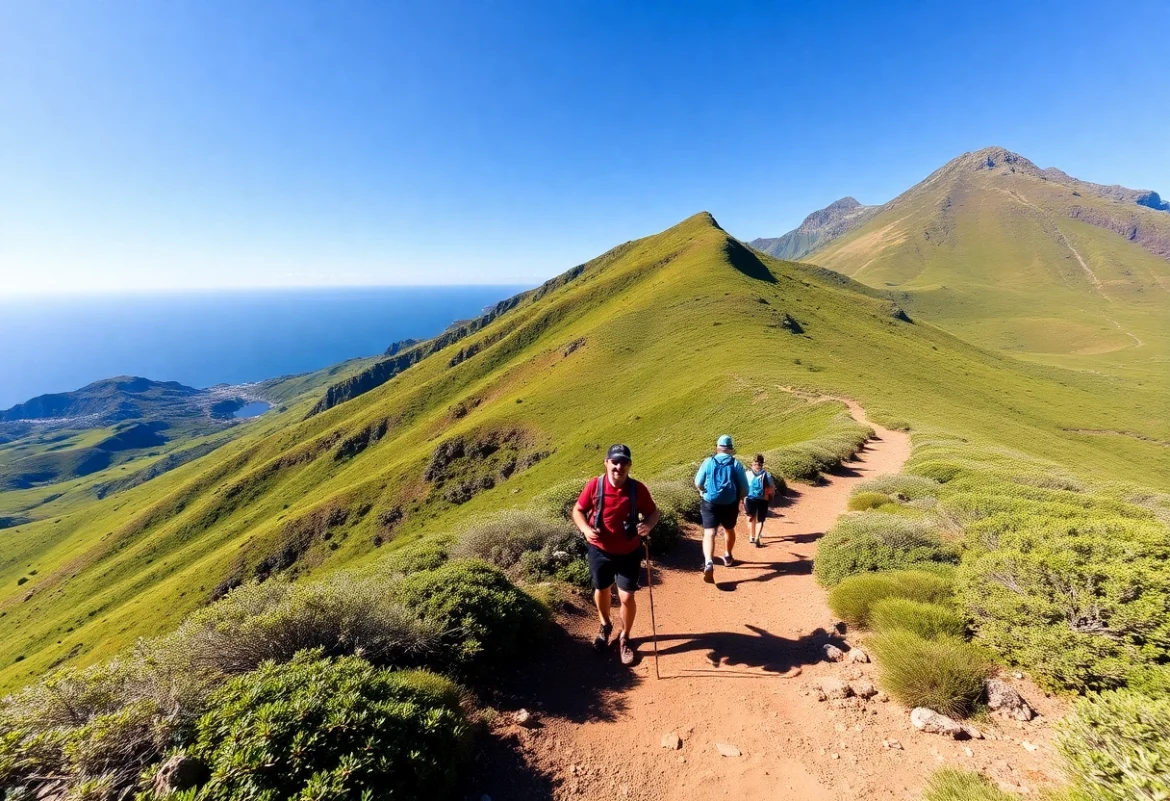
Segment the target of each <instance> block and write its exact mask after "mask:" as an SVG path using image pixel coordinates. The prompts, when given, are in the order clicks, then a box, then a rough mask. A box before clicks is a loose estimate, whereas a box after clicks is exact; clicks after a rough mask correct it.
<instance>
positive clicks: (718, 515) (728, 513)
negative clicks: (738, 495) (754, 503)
mask: <svg viewBox="0 0 1170 801" xmlns="http://www.w3.org/2000/svg"><path fill="white" fill-rule="evenodd" d="M699 516H700V517H702V518H703V528H719V526H723V528H725V529H728V528H735V521H736V519H738V518H739V504H738V503H711V502H710V501H703V502H702V503H701V504H699Z"/></svg>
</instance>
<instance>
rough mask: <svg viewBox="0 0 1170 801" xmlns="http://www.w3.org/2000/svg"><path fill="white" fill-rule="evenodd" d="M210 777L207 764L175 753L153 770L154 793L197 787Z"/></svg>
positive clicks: (166, 793)
mask: <svg viewBox="0 0 1170 801" xmlns="http://www.w3.org/2000/svg"><path fill="white" fill-rule="evenodd" d="M210 777H211V774H210V772H209V771H208V770H207V765H205V764H203V763H202V762H200V761H199V760H198V759H195V758H194V757H190V756H187V755H186V754H175V755H174V756H172V757H171V758H170V759H168V760H167V761H166V762H164V763H162V766H161V767H160V768H159V769H158V770H157V771H156V772H155V774H154V781H153V782H152V784H153V787H154V794H155V795H156V796H167V795H171V794H172V793H176V792H178V791H179V790H188V789H190V788H192V787H198V786H199V785H201V784H203V783H204V782H206V781H207V780H208V779H209V778H210Z"/></svg>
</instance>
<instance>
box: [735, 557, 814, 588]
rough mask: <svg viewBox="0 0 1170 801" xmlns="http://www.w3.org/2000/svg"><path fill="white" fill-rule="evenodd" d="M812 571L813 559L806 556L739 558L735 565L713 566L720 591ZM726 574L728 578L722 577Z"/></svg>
mask: <svg viewBox="0 0 1170 801" xmlns="http://www.w3.org/2000/svg"><path fill="white" fill-rule="evenodd" d="M756 553H758V551H755V550H753V555H754V554H756ZM761 569H762V570H761ZM741 571H742V572H741ZM748 571H751V572H750V573H749V572H748ZM812 571H813V560H812V559H809V558H808V557H807V556H798V557H797V558H796V559H788V560H785V561H777V562H766V561H760V560H757V559H741V560H739V563H738V564H736V566H735V567H725V568H718V567H717V568H715V576H716V579H715V588H716V589H718V590H720V591H722V592H735V589H736V587H738V586H739V585H740V584H759V583H763V582H765V581H774V580H776V579H778V578H783V577H784V576H807V575H809V574H811V573H812ZM728 575H730V576H731V578H730V579H727V578H724V577H726V576H728Z"/></svg>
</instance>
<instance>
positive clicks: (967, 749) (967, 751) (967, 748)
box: [963, 745, 975, 757]
mask: <svg viewBox="0 0 1170 801" xmlns="http://www.w3.org/2000/svg"><path fill="white" fill-rule="evenodd" d="M963 753H964V754H966V755H967V756H969V757H973V756H975V752H974V751H972V750H971V746H969V745H965V746H963Z"/></svg>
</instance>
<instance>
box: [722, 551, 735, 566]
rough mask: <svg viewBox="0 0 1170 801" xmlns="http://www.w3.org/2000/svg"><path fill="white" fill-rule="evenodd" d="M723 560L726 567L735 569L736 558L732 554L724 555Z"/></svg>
mask: <svg viewBox="0 0 1170 801" xmlns="http://www.w3.org/2000/svg"><path fill="white" fill-rule="evenodd" d="M721 558H722V559H723V566H724V567H735V557H734V556H732V555H731V554H729V553H726V554H723V556H722V557H721Z"/></svg>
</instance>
